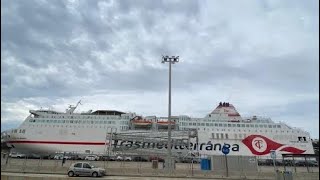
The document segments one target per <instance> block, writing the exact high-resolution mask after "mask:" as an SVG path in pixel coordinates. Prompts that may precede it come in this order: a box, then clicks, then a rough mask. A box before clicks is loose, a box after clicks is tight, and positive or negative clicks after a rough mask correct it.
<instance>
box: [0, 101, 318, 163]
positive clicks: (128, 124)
mask: <svg viewBox="0 0 320 180" xmlns="http://www.w3.org/2000/svg"><path fill="white" fill-rule="evenodd" d="M79 103H80V101H79V102H78V104H77V105H76V106H70V107H69V108H68V109H66V111H65V112H58V111H53V110H43V109H41V110H30V111H29V112H30V115H29V116H28V117H27V118H26V119H25V121H24V122H23V123H22V124H21V125H20V126H19V127H18V128H16V129H12V130H8V131H6V132H3V133H2V141H3V142H5V143H6V144H7V145H8V146H9V147H11V148H14V149H15V150H16V151H18V152H29V153H30V152H32V153H46V154H48V153H55V152H78V153H106V147H107V146H109V145H114V146H116V145H119V144H118V143H120V142H117V141H114V142H112V143H111V144H109V141H108V140H107V138H106V135H107V134H108V132H110V130H111V131H113V132H119V133H121V132H159V131H161V132H166V131H167V129H168V125H169V123H168V118H167V117H157V116H146V117H142V116H138V115H137V114H135V113H126V112H122V111H116V110H96V111H92V110H90V111H88V112H82V113H76V112H74V111H75V109H76V108H77V106H78V105H79ZM171 128H172V129H173V131H179V130H184V131H185V130H188V129H196V130H197V135H198V142H195V141H194V140H192V141H190V144H189V145H188V147H183V146H175V147H174V146H173V147H172V148H173V149H176V150H179V149H180V150H182V149H188V150H190V151H197V152H198V153H199V154H200V155H223V154H222V147H223V146H225V147H227V148H229V150H230V153H229V154H228V155H231V156H232V155H236V156H241V155H242V156H261V157H262V158H263V157H270V153H271V152H272V151H275V152H276V156H277V158H281V154H283V153H285V154H288V153H293V154H314V150H313V147H312V142H311V138H310V134H309V133H308V132H306V131H304V130H302V129H299V128H295V127H291V126H289V125H287V124H285V123H283V122H274V121H272V120H271V119H270V118H266V117H259V116H252V117H246V118H243V117H241V115H240V114H239V113H238V111H237V110H236V108H235V107H234V106H233V105H232V104H230V103H228V102H220V103H219V104H218V106H217V107H216V108H215V109H214V110H213V111H212V112H210V113H208V114H207V115H206V116H205V117H203V118H191V117H190V116H187V115H180V116H172V117H171ZM130 143H131V145H137V147H139V148H144V144H143V143H142V142H130ZM130 143H129V144H130ZM139 143H140V144H139ZM122 144H123V142H122V143H120V145H122ZM127 144H128V143H127ZM149 145H150V143H149V144H148V146H149ZM152 148H155V149H157V150H161V149H163V150H165V148H167V147H164V146H158V145H157V144H156V145H153V146H152Z"/></svg>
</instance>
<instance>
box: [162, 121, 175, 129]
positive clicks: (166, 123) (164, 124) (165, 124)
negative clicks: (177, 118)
mask: <svg viewBox="0 0 320 180" xmlns="http://www.w3.org/2000/svg"><path fill="white" fill-rule="evenodd" d="M175 124H176V122H174V121H171V126H174V125H175ZM157 125H158V126H160V127H166V128H167V127H168V126H169V121H158V122H157Z"/></svg>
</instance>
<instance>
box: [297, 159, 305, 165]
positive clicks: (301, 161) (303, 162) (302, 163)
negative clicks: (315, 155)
mask: <svg viewBox="0 0 320 180" xmlns="http://www.w3.org/2000/svg"><path fill="white" fill-rule="evenodd" d="M295 165H296V166H306V162H305V161H304V160H298V161H295Z"/></svg>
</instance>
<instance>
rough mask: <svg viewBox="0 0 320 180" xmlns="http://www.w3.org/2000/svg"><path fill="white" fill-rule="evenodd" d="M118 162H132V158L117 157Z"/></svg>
mask: <svg viewBox="0 0 320 180" xmlns="http://www.w3.org/2000/svg"><path fill="white" fill-rule="evenodd" d="M117 161H132V158H131V157H129V156H125V157H122V156H117Z"/></svg>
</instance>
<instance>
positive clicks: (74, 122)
mask: <svg viewBox="0 0 320 180" xmlns="http://www.w3.org/2000/svg"><path fill="white" fill-rule="evenodd" d="M29 122H31V123H73V124H116V121H92V120H91V121H88V120H43V119H42V120H36V119H30V120H29ZM121 124H128V122H126V121H121Z"/></svg>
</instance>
